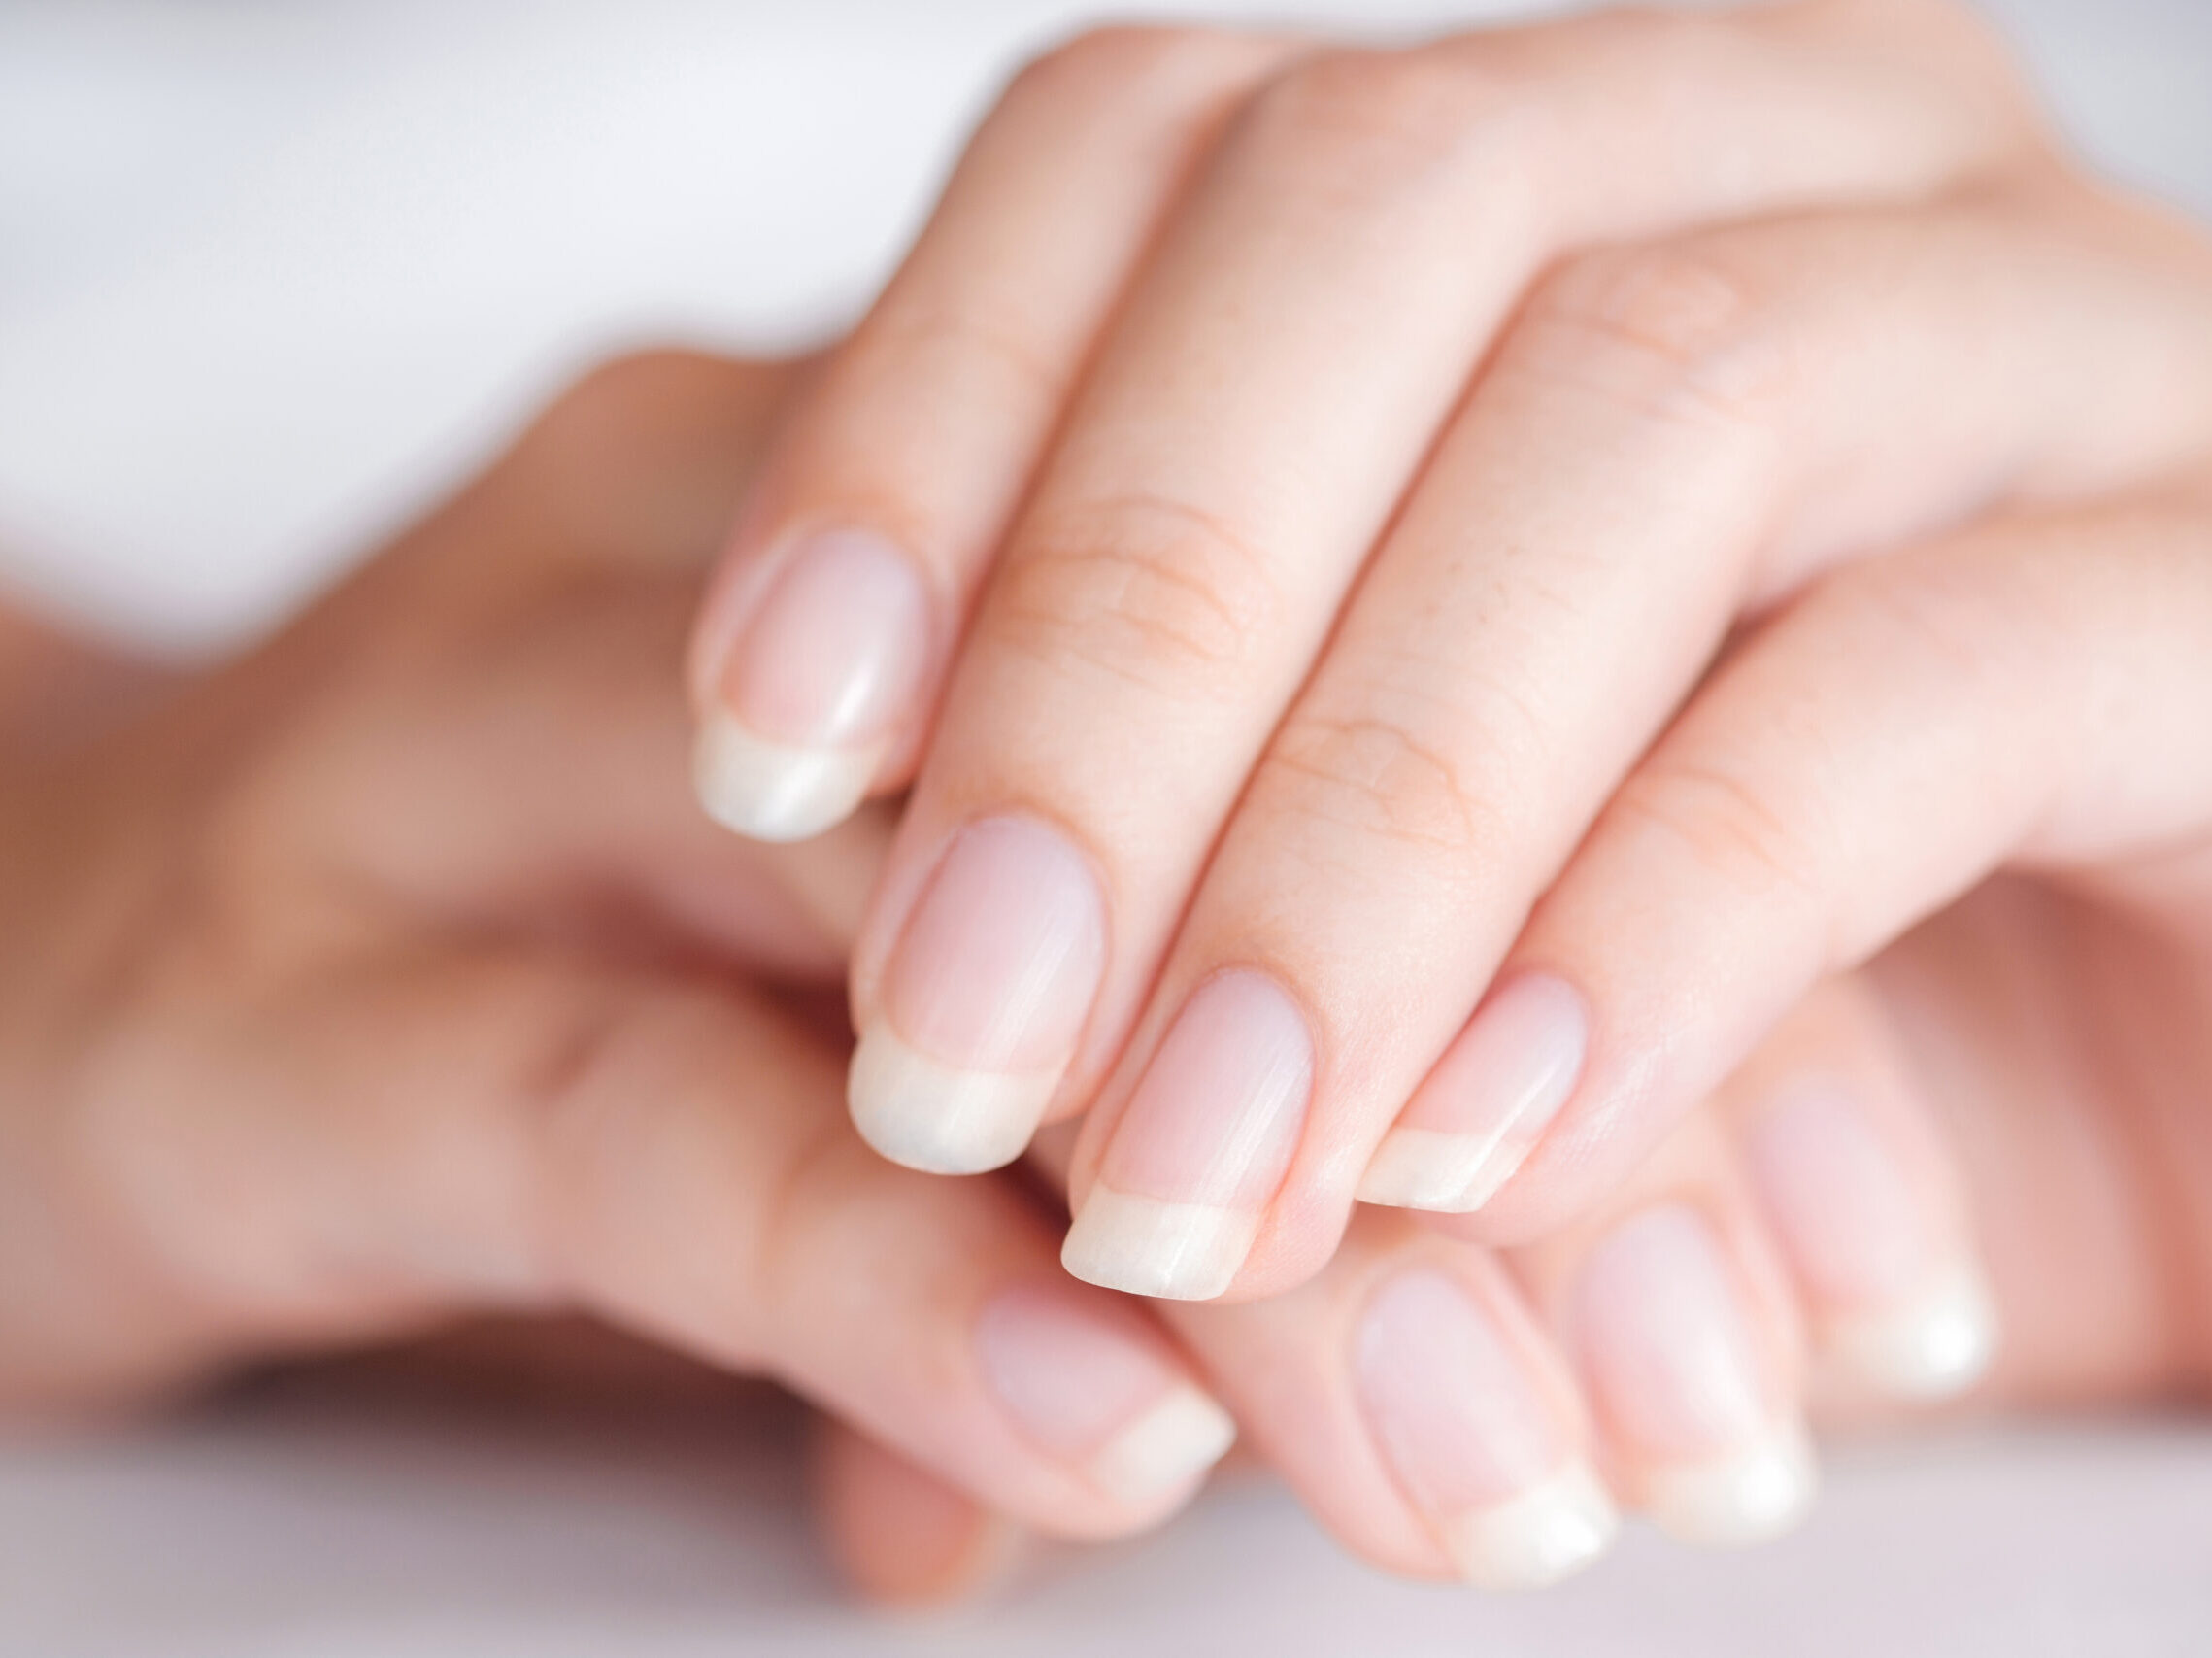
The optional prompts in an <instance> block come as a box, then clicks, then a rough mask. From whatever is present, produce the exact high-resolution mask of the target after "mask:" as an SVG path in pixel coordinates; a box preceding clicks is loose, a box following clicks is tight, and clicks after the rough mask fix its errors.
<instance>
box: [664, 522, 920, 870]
mask: <svg viewBox="0 0 2212 1658" xmlns="http://www.w3.org/2000/svg"><path fill="white" fill-rule="evenodd" d="M928 617H929V601H928V595H927V593H926V592H925V591H924V589H923V587H922V578H921V576H920V574H919V573H918V572H917V570H916V569H915V566H914V564H913V562H912V560H910V559H909V558H907V557H906V556H905V555H904V554H903V553H901V552H900V551H899V550H898V549H897V548H895V547H893V546H892V545H891V544H890V543H889V542H888V541H886V540H884V539H883V538H882V537H881V536H879V535H876V534H873V533H871V532H869V531H866V530H857V529H834V530H823V531H820V532H818V533H816V534H814V535H811V536H809V537H808V538H807V539H806V540H805V541H803V542H801V543H800V544H799V545H798V546H797V547H795V548H793V549H792V550H791V553H790V555H789V557H788V558H787V559H786V561H785V563H784V566H783V568H782V569H781V570H780V571H778V572H777V575H776V577H775V580H774V582H773V584H772V585H771V586H770V588H769V590H768V592H767V593H766V594H765V595H764V596H763V598H762V599H761V601H760V603H759V605H758V607H757V608H756V609H755V610H754V614H753V616H752V618H751V620H750V621H749V623H748V624H747V626H745V627H744V628H743V629H742V630H741V631H740V633H739V635H738V638H737V640H736V642H735V644H734V645H733V646H732V647H731V649H730V653H729V656H728V658H727V660H726V663H725V665H724V667H723V669H722V675H721V687H720V691H721V695H720V699H719V701H718V702H717V704H716V706H715V707H714V708H713V709H712V710H711V711H710V712H709V713H708V715H707V716H706V718H705V720H704V721H703V723H702V725H701V727H700V731H699V740H698V749H697V754H696V757H695V761H694V778H695V782H696V784H697V787H698V793H699V800H700V803H701V804H702V805H703V806H705V808H706V810H707V813H708V815H709V816H710V817H712V818H714V819H715V820H716V821H717V822H718V823H721V824H723V825H725V826H727V827H728V828H730V829H735V830H736V831H737V832H738V833H740V834H744V835H750V836H752V837H753V838H754V839H756V840H803V839H805V838H806V837H807V836H809V835H812V834H819V833H820V832H821V831H822V830H823V829H828V828H830V827H832V826H833V825H835V824H837V823H838V822H840V821H841V820H843V819H844V818H845V817H846V816H847V815H849V814H850V813H851V812H852V811H853V809H854V808H855V806H857V805H858V804H859V803H860V801H861V799H862V798H863V797H865V795H866V794H867V791H868V785H869V784H870V782H872V781H873V779H874V777H875V773H876V768H877V767H878V766H879V765H880V764H881V763H882V762H883V759H884V756H885V755H886V754H887V753H888V751H889V749H890V745H891V741H892V738H893V737H894V736H895V734H896V730H895V727H896V722H897V719H898V716H899V715H900V713H901V712H902V711H903V710H904V709H905V708H906V707H907V706H908V704H909V703H910V702H911V701H912V699H913V697H914V694H915V693H916V691H917V689H918V687H919V684H920V680H921V674H922V657H923V654H924V650H925V645H926V640H927V636H928Z"/></svg>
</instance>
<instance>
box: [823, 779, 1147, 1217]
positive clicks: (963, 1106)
mask: <svg viewBox="0 0 2212 1658" xmlns="http://www.w3.org/2000/svg"><path fill="white" fill-rule="evenodd" d="M1105 939H1106V925H1105V910H1104V904H1103V901H1102V900H1101V898H1100V897H1099V893H1098V884H1097V882H1096V880H1095V879H1094V878H1093V876H1092V875H1091V872H1090V868H1089V864H1088V863H1086V862H1085V861H1084V859H1083V857H1082V855H1081V854H1080V853H1078V852H1077V851H1076V850H1075V849H1074V848H1073V847H1071V846H1070V845H1069V844H1068V843H1067V842H1066V841H1065V840H1064V839H1063V838H1062V837H1061V836H1059V835H1058V834H1056V833H1055V832H1054V831H1053V830H1051V829H1047V828H1045V827H1044V826H1043V825H1041V824H1037V823H1033V822H1030V821H1029V820H1027V819H1023V818H986V819H983V820H981V821H980V822H977V823H973V824H970V825H969V826H968V827H967V828H966V829H962V830H961V831H960V832H959V833H958V834H957V835H955V837H954V839H953V843H952V845H951V846H950V847H949V848H948V849H947V851H946V853H945V856H944V858H943V860H942V861H941V862H940V863H939V864H938V866H937V870H936V873H935V874H934V875H933V876H932V877H931V879H930V882H929V885H928V887H927V889H926V890H925V891H924V892H923V894H922V898H921V900H920V902H919V903H917V904H916V906H915V909H914V913H913V916H912V918H911V919H910V920H909V921H908V922H907V925H906V931H905V932H904V933H903V934H902V935H901V937H900V939H899V942H898V946H897V948H896V949H895V950H894V951H893V952H892V953H891V958H890V962H889V964H888V967H887V968H886V970H885V975H884V991H883V1004H882V1010H881V1011H880V1012H879V1013H878V1014H877V1015H876V1016H875V1017H874V1018H872V1019H871V1020H869V1022H868V1023H867V1025H866V1027H865V1029H864V1030H863V1031H862V1032H861V1034H860V1045H859V1047H858V1049H857V1051H856V1052H855V1054H854V1057H853V1071H852V1078H851V1083H850V1086H849V1089H848V1097H849V1099H850V1101H851V1104H852V1108H853V1121H854V1123H855V1126H857V1127H858V1129H859V1131H860V1134H861V1137H862V1138H864V1139H866V1140H867V1142H868V1143H869V1144H870V1145H872V1146H874V1147H875V1148H876V1149H877V1150H878V1151H880V1152H882V1153H883V1154H884V1155H885V1156H886V1157H888V1158H889V1159H890V1160H891V1161H892V1162H894V1163H903V1164H905V1165H906V1166H907V1167H911V1168H921V1169H924V1170H927V1171H928V1172H930V1173H934V1174H975V1173H980V1172H982V1171H983V1170H984V1169H987V1168H996V1167H1000V1166H1001V1165H1002V1164H1007V1163H1011V1162H1013V1161H1014V1159H1016V1158H1017V1157H1019V1156H1021V1155H1022V1148H1023V1147H1025V1146H1026V1145H1027V1144H1028V1143H1029V1136H1030V1134H1033V1133H1034V1132H1035V1130H1036V1127H1037V1124H1038V1122H1039V1120H1040V1119H1042V1117H1043V1116H1044V1114H1045V1109H1046V1107H1047V1106H1048V1105H1050V1104H1051V1102H1052V1099H1053V1095H1054V1093H1055V1091H1056V1089H1057V1088H1058V1086H1059V1081H1060V1077H1061V1075H1062V1074H1063V1073H1064V1072H1065V1070H1066V1068H1067V1063H1068V1060H1069V1058H1070V1057H1071V1056H1072V1054H1073V1053H1074V1050H1075V1043H1076V1038H1077V1037H1078V1035H1079V1034H1080V1033H1081V1032H1082V1030H1083V1023H1084V1020H1085V1019H1086V1018H1087V1017H1088V1016H1089V1011H1090V1003H1091V999H1092V998H1094V997H1095V996H1096V995H1097V993H1098V981H1099V975H1100V974H1101V972H1102V971H1103V970H1104V966H1105V955H1106V944H1105Z"/></svg>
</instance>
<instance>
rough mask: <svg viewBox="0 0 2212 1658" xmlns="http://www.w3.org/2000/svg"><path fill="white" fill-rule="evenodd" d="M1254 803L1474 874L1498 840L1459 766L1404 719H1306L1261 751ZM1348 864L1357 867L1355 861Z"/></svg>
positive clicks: (1484, 805) (1489, 811) (1484, 804)
mask: <svg viewBox="0 0 2212 1658" xmlns="http://www.w3.org/2000/svg"><path fill="white" fill-rule="evenodd" d="M1255 799H1256V801H1257V802H1258V803H1259V806H1260V809H1261V810H1262V811H1264V812H1265V813H1266V814H1267V815H1269V816H1271V817H1272V816H1275V815H1278V814H1280V815H1287V816H1289V817H1290V818H1292V819H1294V820H1297V821H1303V822H1307V823H1311V824H1314V825H1317V826H1319V827H1320V828H1322V829H1326V830H1329V831H1331V832H1347V833H1349V834H1350V835H1351V837H1352V838H1353V840H1354V842H1355V843H1357V844H1361V845H1364V844H1366V843H1371V842H1375V841H1382V842H1386V843H1389V844H1391V845H1393V846H1397V847H1401V848H1405V849H1407V850H1412V851H1418V852H1420V853H1422V854H1423V855H1424V857H1433V858H1435V859H1436V860H1437V862H1439V863H1442V864H1444V865H1446V866H1448V867H1454V868H1459V869H1467V870H1471V869H1473V868H1474V867H1475V866H1476V863H1477V861H1478V855H1479V854H1480V853H1481V852H1483V851H1484V850H1485V849H1486V848H1488V847H1489V846H1491V845H1492V844H1493V843H1494V842H1495V841H1496V839H1497V838H1498V837H1497V834H1496V832H1495V829H1494V824H1493V820H1494V818H1495V815H1496V814H1495V811H1494V808H1493V807H1492V805H1491V803H1490V802H1489V801H1487V800H1486V799H1485V798H1484V797H1483V796H1482V795H1481V794H1480V793H1479V792H1478V791H1477V790H1476V789H1475V788H1474V787H1473V786H1472V784H1471V783H1470V781H1469V778H1468V775H1467V772H1466V770H1465V768H1464V764H1463V762H1462V761H1460V760H1459V759H1458V757H1456V756H1455V755H1454V754H1452V753H1451V752H1450V751H1449V750H1447V749H1446V748H1444V747H1443V746H1441V745H1440V744H1438V743H1436V742H1433V741H1430V740H1427V739H1425V738H1424V737H1423V736H1421V735H1420V734H1418V733H1416V732H1415V731H1414V730H1412V729H1410V728H1409V727H1407V726H1406V725H1404V724H1403V723H1400V722H1397V721H1393V720H1390V719H1386V718H1380V717H1376V716H1372V715H1368V716H1361V717H1358V718H1350V719H1329V718H1323V717H1319V716H1315V715H1304V716H1301V717H1299V718H1298V719H1297V720H1295V721H1293V722H1292V723H1291V724H1290V726H1288V727H1285V729H1284V731H1283V733H1282V735H1281V737H1279V738H1278V739H1277V741H1276V743H1275V746H1274V747H1273V748H1272V749H1271V750H1270V751H1269V752H1268V755H1267V758H1266V759H1265V761H1263V762H1262V764H1261V769H1260V774H1259V777H1258V779H1257V787H1256V789H1255ZM1353 861H1354V862H1355V863H1357V862H1359V859H1358V856H1357V854H1355V855H1354V858H1353Z"/></svg>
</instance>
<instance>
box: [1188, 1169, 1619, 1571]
mask: <svg viewBox="0 0 2212 1658" xmlns="http://www.w3.org/2000/svg"><path fill="white" fill-rule="evenodd" d="M1162 1316H1163V1317H1164V1318H1165V1319H1166V1320H1167V1322H1168V1324H1169V1325H1170V1326H1171V1327H1172V1328H1173V1329H1174V1330H1175V1331H1176V1333H1177V1334H1178V1335H1179V1336H1180V1337H1181V1338H1182V1340H1183V1341H1184V1343H1185V1345H1186V1346H1187V1347H1188V1348H1189V1349H1190V1352H1191V1354H1192V1355H1193V1356H1194V1357H1195V1358H1196V1359H1197V1360H1198V1361H1199V1363H1201V1364H1202V1365H1203V1366H1204V1367H1205V1368H1206V1370H1207V1372H1208V1374H1209V1375H1210V1376H1211V1377H1212V1378H1213V1382H1214V1385H1215V1387H1216V1388H1217V1389H1219V1390H1220V1392H1221V1394H1222V1397H1223V1399H1224V1400H1226V1401H1228V1402H1229V1403H1230V1404H1231V1405H1232V1407H1233V1408H1234V1410H1235V1411H1236V1414H1237V1417H1238V1420H1239V1422H1240V1423H1241V1424H1242V1425H1243V1427H1244V1430H1245V1433H1246V1437H1247V1438H1248V1440H1249V1442H1250V1443H1252V1444H1253V1446H1254V1447H1255V1448H1256V1449H1257V1450H1258V1452H1259V1453H1260V1454H1261V1455H1262V1456H1263V1457H1264V1458H1265V1459H1266V1460H1267V1462H1268V1463H1269V1464H1270V1465H1271V1466H1272V1467H1274V1468H1275V1469H1276V1470H1277V1472H1280V1473H1281V1474H1282V1475H1283V1476H1284V1477H1285V1478H1286V1479H1288V1480H1289V1481H1290V1485H1291V1486H1292V1488H1293V1489H1294V1490H1295V1491H1296V1492H1297V1494H1298V1496H1299V1498H1300V1499H1301V1500H1302V1501H1303V1502H1304V1503H1305V1505H1306V1506H1307V1507H1308V1508H1310V1509H1311V1510H1312V1511H1313V1513H1314V1514H1315V1515H1316V1517H1317V1518H1319V1519H1320V1520H1321V1521H1322V1522H1323V1524H1324V1525H1326V1526H1327V1527H1328V1528H1329V1529H1330V1530H1331V1531H1332V1532H1333V1533H1335V1535H1336V1536H1337V1537H1338V1538H1339V1539H1340V1540H1342V1541H1343V1542H1344V1543H1345V1545H1346V1546H1347V1547H1349V1548H1351V1549H1352V1550H1354V1551H1355V1552H1356V1553H1357V1554H1359V1555H1361V1556H1363V1557H1365V1558H1366V1559H1369V1560H1371V1561H1373V1562H1375V1563H1376V1564H1377V1565H1380V1566H1382V1567H1384V1568H1386V1569H1388V1570H1391V1571H1393V1572H1399V1573H1406V1574H1407V1575H1411V1576H1421V1577H1438V1578H1458V1579H1460V1580H1462V1581H1465V1582H1469V1583H1473V1584H1477V1585H1479V1586H1481V1587H1484V1588H1489V1589H1531V1588H1537V1587H1540V1586H1542V1585H1545V1584H1548V1583H1552V1582H1556V1581H1558V1580H1559V1579H1560V1578H1562V1577H1565V1576H1568V1575H1570V1574H1571V1573H1575V1572H1577V1571H1580V1570H1581V1569H1582V1568H1584V1567H1586V1566H1588V1565H1590V1564H1591V1563H1592V1561H1594V1560H1596V1559H1597V1558H1598V1557H1599V1556H1600V1555H1602V1554H1603V1553H1604V1552H1605V1550H1606V1548H1607V1547H1608V1546H1609V1545H1610V1544H1611V1541H1612V1539H1613V1536H1614V1534H1615V1532H1616V1531H1617V1529H1618V1524H1619V1521H1618V1516H1617V1515H1616V1513H1615V1509H1614V1505H1613V1501H1612V1498H1611V1496H1610V1495H1609V1493H1608V1492H1607V1490H1606V1488H1605V1485H1604V1483H1603V1482H1602V1480H1601V1479H1600V1478H1599V1477H1598V1474H1597V1472H1596V1471H1595V1467H1594V1458H1595V1454H1596V1453H1595V1450H1594V1448H1593V1445H1592V1435H1591V1429H1590V1425H1589V1422H1588V1420H1587V1418H1586V1416H1585V1414H1584V1412H1583V1410H1582V1408H1581V1404H1580V1400H1579V1397H1578V1393H1577V1388H1576V1385H1575V1382H1574V1379H1573V1377H1572V1375H1571V1373H1570V1371H1569V1370H1568V1368H1567V1366H1566V1364H1565V1362H1564V1361H1563V1360H1562V1358H1561V1357H1560V1355H1559V1353H1558V1349H1557V1348H1556V1346H1555V1345H1554V1343H1553V1342H1552V1341H1551V1339H1550V1338H1549V1337H1547V1335H1546V1334H1545V1333H1544V1332H1543V1330H1541V1329H1540V1328H1539V1327H1538V1325H1537V1324H1536V1322H1535V1321H1534V1319H1533V1318H1532V1317H1531V1315H1530V1313H1529V1311H1528V1308H1527V1306H1526V1304H1525V1302H1524V1301H1523V1299H1522V1297H1521V1295H1520V1292H1519V1291H1518V1289H1517V1288H1516V1287H1515V1285H1514V1283H1513V1281H1512V1280H1511V1278H1510V1277H1508V1275H1507V1274H1506V1272H1505V1271H1504V1270H1503V1269H1502V1268H1500V1267H1499V1266H1498V1264H1497V1263H1496V1262H1495V1261H1494V1260H1493V1259H1492V1258H1491V1256H1490V1255H1489V1253H1488V1252H1486V1251H1483V1250H1480V1249H1475V1248H1471V1247H1468V1246H1465V1245H1461V1244H1456V1243H1452V1242H1449V1241H1447V1240H1446V1239H1444V1238H1442V1237H1441V1236H1439V1235H1435V1234H1434V1233H1433V1232H1428V1231H1426V1230H1424V1229H1422V1228H1418V1227H1414V1226H1411V1225H1409V1224H1407V1223H1406V1222H1405V1221H1404V1220H1402V1219H1400V1218H1398V1217H1394V1216H1384V1215H1382V1214H1379V1213H1370V1214H1368V1215H1367V1216H1364V1217H1362V1221H1361V1223H1360V1224H1359V1225H1357V1226H1356V1227H1355V1228H1354V1229H1353V1230H1352V1232H1351V1233H1350V1234H1349V1235H1348V1236H1347V1238H1346V1242H1345V1247H1344V1250H1343V1251H1342V1252H1341V1253H1340V1254H1339V1255H1338V1256H1337V1257H1336V1258H1335V1259H1334V1260H1333V1261H1331V1262H1330V1263H1329V1266H1328V1268H1327V1269H1325V1270H1324V1272H1323V1273H1322V1274H1321V1275H1320V1276H1318V1277H1316V1278H1315V1279H1314V1280H1313V1281H1312V1282H1310V1283H1307V1284H1304V1285H1301V1286H1300V1287H1299V1288H1297V1289H1296V1290H1293V1291H1291V1292H1290V1293H1288V1294H1286V1295H1283V1296H1279V1297H1275V1298H1272V1299H1270V1300H1267V1301H1260V1302H1245V1303H1236V1304H1233V1305H1232V1304H1219V1305H1194V1304H1190V1303H1169V1304H1167V1305H1165V1306H1164V1307H1163V1308H1162Z"/></svg>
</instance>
